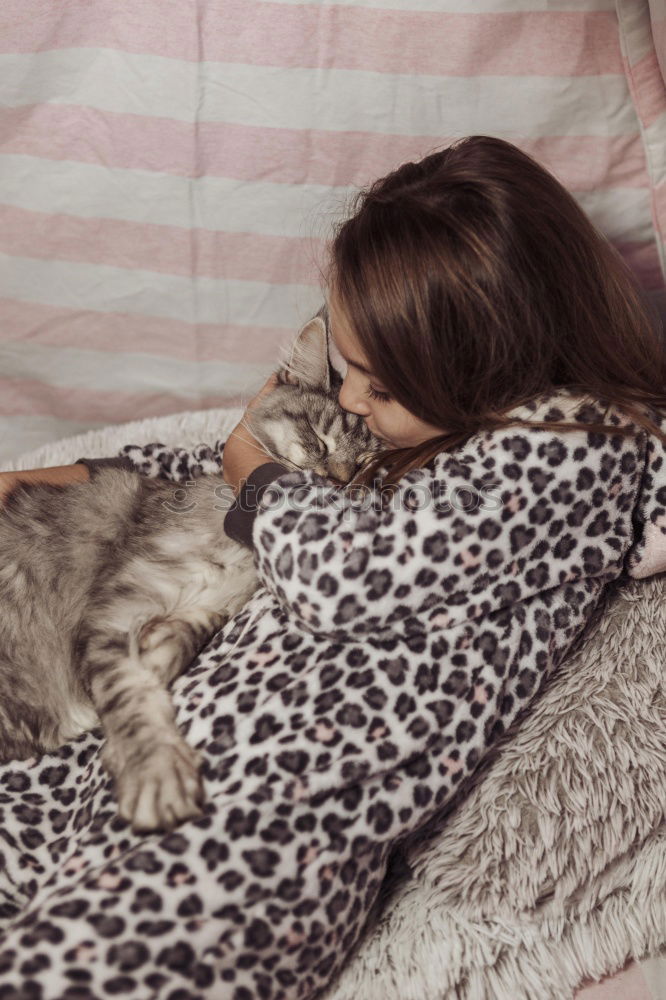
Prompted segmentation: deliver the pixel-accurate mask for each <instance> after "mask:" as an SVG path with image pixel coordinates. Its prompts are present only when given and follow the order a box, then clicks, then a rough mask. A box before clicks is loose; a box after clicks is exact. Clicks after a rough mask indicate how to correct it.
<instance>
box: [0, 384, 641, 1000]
mask: <svg viewBox="0 0 666 1000" xmlns="http://www.w3.org/2000/svg"><path fill="white" fill-rule="evenodd" d="M556 404H558V405H556ZM574 404H575V405H574ZM572 405H573V409H572ZM567 407H568V409H567ZM516 412H518V411H516ZM572 412H573V413H574V414H575V416H574V417H573V419H581V420H583V421H588V422H589V421H592V420H600V419H603V417H604V412H605V410H604V408H603V407H602V406H601V404H599V406H596V407H595V405H594V404H592V403H590V402H589V401H588V402H585V403H580V401H578V402H576V401H575V400H572V399H570V398H569V397H568V395H566V394H565V395H564V396H561V397H560V396H558V399H557V400H552V399H551V400H549V401H547V402H545V403H543V404H542V405H541V407H540V408H535V407H527V408H522V410H521V411H520V414H519V415H526V414H527V415H529V416H532V418H533V419H561V418H563V417H565V418H566V419H570V418H571V414H572ZM608 419H609V418H608V416H606V421H608ZM124 453H125V454H127V455H129V457H130V458H131V459H132V461H133V462H134V464H135V465H136V467H137V468H138V469H139V470H140V471H141V472H142V473H144V474H146V475H163V476H167V477H168V478H171V479H173V480H174V481H179V482H184V481H186V480H187V479H188V478H190V477H192V476H195V475H198V474H201V473H202V472H211V471H217V470H218V469H219V463H220V449H219V448H217V449H206V448H205V447H203V446H202V447H200V448H198V449H195V450H194V451H193V452H184V451H183V450H182V449H175V450H168V449H165V448H163V447H162V446H160V445H147V446H145V447H134V446H128V447H127V448H125V449H124ZM644 466H645V438H644V437H640V436H639V437H638V438H636V439H632V438H622V437H620V436H619V435H615V436H604V435H601V434H594V433H588V432H586V431H576V432H562V433H555V432H553V431H545V430H540V429H534V428H529V429H527V428H513V429H509V430H508V431H502V432H492V433H487V434H479V435H477V436H475V437H474V438H472V439H471V440H470V441H469V443H468V444H467V445H466V446H465V447H464V448H462V449H460V450H459V451H457V452H456V453H455V455H447V454H441V455H439V456H438V457H437V458H436V459H435V460H434V462H433V463H432V468H425V469H420V470H415V471H413V472H411V473H409V474H408V475H407V476H406V477H405V479H404V480H403V481H402V483H401V485H402V486H404V489H402V490H401V493H400V502H399V503H398V504H393V505H392V507H389V509H384V510H381V509H379V508H376V509H373V508H372V507H370V506H368V504H367V502H365V501H362V502H361V503H358V502H354V501H353V500H351V499H348V500H346V501H344V502H341V501H340V498H339V496H337V492H336V491H335V490H332V489H331V488H330V487H328V486H326V484H325V481H324V480H323V479H321V478H320V477H318V476H317V475H316V474H314V473H311V472H303V473H289V474H287V475H284V476H281V477H279V478H278V479H277V480H276V481H275V482H274V483H273V484H272V485H271V486H270V487H269V488H268V490H267V491H266V493H265V494H264V496H263V498H262V501H261V504H260V508H259V512H258V513H257V516H256V519H255V523H254V529H253V539H254V547H255V560H256V565H257V568H258V572H259V577H260V582H261V586H260V589H259V590H258V591H257V592H256V594H255V596H254V597H253V598H252V599H251V600H250V602H249V603H248V604H247V605H246V606H245V608H244V609H243V610H242V611H241V612H240V613H239V614H237V615H236V616H235V617H234V618H233V619H231V621H229V622H228V624H227V625H226V626H225V628H224V629H223V630H222V631H220V632H219V633H218V634H217V635H216V636H215V637H214V639H213V640H212V641H211V642H210V644H209V645H208V647H207V648H206V649H205V650H204V651H203V652H202V653H201V654H200V655H199V657H198V658H197V660H196V661H195V662H194V663H193V665H192V666H191V668H190V669H189V670H188V671H187V673H186V674H184V675H182V676H181V677H179V678H178V679H177V680H176V681H175V682H174V684H173V685H172V691H173V696H174V702H175V705H176V709H177V718H178V723H179V725H180V726H181V729H182V731H183V732H184V733H185V734H186V736H187V739H188V741H189V742H190V743H191V744H192V745H193V746H195V747H197V748H199V749H200V750H201V751H202V752H203V755H204V765H203V777H204V781H205V786H206V793H207V803H206V811H205V815H204V816H203V817H201V818H200V819H196V820H191V821H188V822H186V823H184V824H183V825H182V826H180V827H178V828H177V829H176V830H174V831H172V832H170V833H166V834H165V833H154V834H150V835H136V834H132V832H131V830H130V828H129V825H128V823H127V822H125V821H124V820H121V819H120V818H119V817H118V816H117V814H116V808H115V800H114V795H113V788H112V783H111V780H110V779H109V778H108V777H107V775H106V773H105V772H104V771H103V769H102V767H101V762H100V749H101V746H102V734H101V730H95V731H93V732H92V733H86V734H84V735H83V736H81V737H79V738H78V739H76V740H74V741H72V742H70V743H69V744H67V745H65V746H63V747H61V748H60V749H59V750H58V751H56V752H53V753H48V754H45V755H44V756H43V757H42V758H40V759H39V760H35V759H31V760H28V761H17V762H13V763H10V764H6V765H3V766H2V767H0V810H1V821H0V866H1V870H0V888H1V890H2V892H1V893H0V915H1V916H2V925H3V929H2V937H1V940H0V1000H28V998H30V1000H33V998H34V1000H96V998H99V1000H106V998H110V997H115V996H118V995H124V996H128V997H131V998H134V1000H194V998H201V1000H296V998H300V1000H303V998H313V997H316V996H317V995H318V994H319V993H321V992H322V991H323V990H324V988H325V987H326V985H327V984H328V983H329V982H330V981H331V980H332V978H333V977H334V976H335V975H336V973H337V972H338V971H339V970H340V968H341V967H342V966H343V965H344V964H345V962H346V961H348V959H349V955H350V953H351V952H352V950H353V948H354V947H355V945H356V944H357V942H358V941H359V940H360V936H361V933H362V929H363V926H364V922H365V921H366V920H367V919H368V917H369V915H370V914H371V913H372V911H373V907H374V906H375V904H376V902H377V899H378V893H379V891H380V886H381V883H382V879H383V877H384V874H385V872H386V868H387V863H388V860H389V856H390V852H391V850H392V848H393V847H394V846H395V845H396V844H398V843H400V842H401V841H402V840H404V838H406V837H408V836H409V835H410V834H411V833H413V831H415V830H417V829H418V828H419V827H421V826H422V825H423V824H424V823H425V822H426V821H427V820H428V819H430V818H431V817H432V816H433V815H434V814H435V813H436V812H437V811H439V810H441V809H442V808H443V807H444V806H445V805H446V803H447V802H449V801H450V800H451V798H452V797H453V795H454V794H455V792H456V790H457V789H458V788H459V786H460V783H461V782H462V781H463V780H464V779H465V778H466V777H468V776H469V775H470V774H472V772H473V771H474V770H475V768H476V767H477V765H478V763H479V761H480V760H481V759H482V757H483V755H484V754H485V753H486V752H487V750H488V749H489V747H490V746H491V745H492V744H493V743H494V742H495V741H496V740H497V739H498V738H499V737H500V736H501V735H502V734H503V733H504V732H505V731H506V729H507V728H508V727H509V725H510V724H511V723H512V721H513V720H514V719H515V718H516V716H517V715H518V713H519V712H522V711H523V710H525V709H526V708H527V707H528V706H529V704H530V702H531V701H532V699H533V698H534V697H535V695H536V694H537V692H538V691H539V690H540V689H541V687H542V685H543V683H544V681H545V680H546V678H547V677H548V676H549V675H550V674H551V673H552V671H553V670H554V668H555V667H556V666H557V664H558V663H559V662H561V660H562V657H563V656H564V655H565V653H566V652H567V650H568V649H569V647H570V646H571V645H572V643H573V642H574V640H575V639H576V637H577V636H578V635H579V634H580V633H581V632H582V630H583V628H584V627H585V624H586V622H588V621H589V619H590V617H591V615H592V612H593V611H594V609H595V607H596V606H597V604H598V603H599V600H600V597H601V595H602V593H603V591H604V589H605V587H606V585H607V584H609V583H610V582H611V581H612V580H615V579H616V578H618V577H619V576H620V574H621V573H622V572H623V567H624V560H625V558H626V556H627V554H628V553H629V551H630V548H631V545H632V541H633V536H634V526H633V525H632V513H633V512H634V510H635V507H636V504H637V502H638V498H639V490H640V485H641V477H642V474H643V470H644ZM456 490H457V494H456ZM475 497H476V501H475V500H474V498H475ZM479 498H481V501H480V502H479ZM366 500H367V498H366Z"/></svg>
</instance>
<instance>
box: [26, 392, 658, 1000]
mask: <svg viewBox="0 0 666 1000" xmlns="http://www.w3.org/2000/svg"><path fill="white" fill-rule="evenodd" d="M240 412H241V411H239V410H208V411H200V412H198V413H184V414H176V415H174V416H170V417H163V418H156V419H152V420H146V421H141V422H139V423H135V424H126V425H122V426H116V427H110V428H105V429H103V430H98V431H92V432H90V433H89V434H86V435H81V436H79V437H77V438H70V439H68V440H67V441H60V442H57V443H55V444H53V445H47V446H45V447H44V448H41V449H39V450H38V451H35V452H31V453H30V454H28V455H25V456H23V457H22V458H21V459H19V460H17V461H16V462H15V463H14V467H15V468H24V469H25V468H35V467H39V466H42V465H59V464H67V463H68V462H72V461H73V460H74V459H76V458H78V457H81V456H86V457H101V456H104V455H113V454H115V453H116V451H117V449H118V448H119V447H121V446H122V445H123V444H129V443H137V444H145V443H147V442H149V441H157V440H160V441H162V442H163V443H164V444H166V445H171V446H173V445H182V446H185V447H189V446H191V445H193V444H197V443H199V442H201V441H206V442H208V443H212V442H214V441H215V440H216V439H218V438H224V437H225V436H226V434H227V433H228V431H229V430H230V429H231V427H232V426H233V425H234V423H235V422H236V421H237V419H238V417H239V416H240ZM665 597H666V574H661V575H659V576H654V577H650V578H648V579H646V580H628V581H625V582H622V583H621V585H619V586H617V587H615V588H613V590H612V591H609V594H608V598H607V601H606V603H605V605H604V606H602V607H601V608H600V609H599V613H598V615H597V616H596V618H595V620H594V621H593V622H591V623H590V625H589V627H588V628H587V630H586V633H585V635H584V636H582V637H581V639H580V640H579V642H578V643H577V646H576V648H575V649H574V650H572V651H571V653H570V655H569V657H568V658H567V660H566V662H565V663H564V664H563V666H562V667H561V669H560V671H559V673H558V674H557V675H556V676H555V677H553V678H552V680H551V682H550V684H549V685H548V686H547V688H546V689H545V691H544V692H543V693H542V694H541V696H540V697H539V698H538V699H537V701H536V702H534V703H533V704H532V706H531V707H530V710H529V711H528V712H527V713H526V714H525V715H524V717H523V718H522V720H521V719H520V718H519V719H517V720H516V723H515V724H514V726H513V727H512V728H511V729H510V730H509V731H508V732H507V733H506V734H505V736H504V738H503V739H502V740H501V741H500V742H499V743H498V744H497V745H496V747H495V748H494V750H493V751H492V752H491V754H490V755H489V756H488V757H487V758H486V759H485V760H484V761H483V763H482V765H481V767H480V768H479V770H478V771H477V772H476V774H475V775H474V776H473V778H472V779H471V781H470V782H468V784H467V785H466V786H463V787H462V788H461V789H460V790H459V793H458V796H457V797H456V799H455V800H454V801H453V802H451V803H450V804H449V805H448V806H447V808H446V813H445V815H442V816H440V817H438V818H437V820H436V821H435V822H431V823H430V825H429V827H428V828H427V829H423V830H421V831H420V832H419V838H418V841H417V840H414V841H412V842H411V843H408V844H404V845H399V849H397V850H396V854H395V859H394V864H393V866H392V873H393V874H392V879H389V882H388V883H387V886H386V893H385V894H384V896H383V899H382V904H383V912H381V911H380V909H379V908H378V909H377V910H376V911H375V912H374V913H373V914H372V917H371V919H370V921H369V923H368V927H367V933H366V935H365V937H364V939H363V940H362V942H361V944H360V946H359V947H358V949H357V950H356V953H355V954H354V955H353V956H352V957H351V959H350V961H349V963H348V964H347V966H346V968H345V970H344V971H343V973H342V974H341V975H340V977H339V978H338V980H337V981H336V982H335V983H333V984H332V985H331V986H330V987H329V988H328V990H327V991H326V993H325V994H322V996H321V998H320V1000H537V998H538V1000H571V997H573V994H574V991H575V989H576V988H577V987H578V985H579V984H580V983H581V982H583V981H585V980H588V979H589V980H595V979H600V978H601V977H602V976H604V975H607V974H610V973H613V972H615V971H617V970H618V969H621V968H622V967H623V966H624V964H625V962H626V961H627V959H628V958H631V957H633V958H634V959H636V960H640V959H642V958H645V957H646V956H649V955H657V954H659V953H660V952H666V825H665V824H664V807H665V804H666V695H665V691H664V679H665V677H666V601H665V600H664V598H665ZM408 865H409V866H410V867H411V877H409V874H410V873H409V867H408ZM391 883H392V884H391Z"/></svg>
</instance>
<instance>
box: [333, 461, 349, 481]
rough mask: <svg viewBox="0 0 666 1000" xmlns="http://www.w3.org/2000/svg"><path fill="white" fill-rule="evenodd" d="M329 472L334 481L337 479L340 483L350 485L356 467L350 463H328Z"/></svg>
mask: <svg viewBox="0 0 666 1000" xmlns="http://www.w3.org/2000/svg"><path fill="white" fill-rule="evenodd" d="M327 472H328V475H329V476H331V478H332V479H337V480H338V482H339V483H348V482H349V480H350V479H351V477H352V474H353V472H354V467H353V466H352V465H350V464H349V463H348V462H336V461H335V460H334V461H332V462H329V463H328V470H327Z"/></svg>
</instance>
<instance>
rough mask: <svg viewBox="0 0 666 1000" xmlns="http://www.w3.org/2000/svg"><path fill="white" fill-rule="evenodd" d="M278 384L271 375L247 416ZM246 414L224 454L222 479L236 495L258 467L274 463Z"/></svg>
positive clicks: (227, 443) (228, 441)
mask: <svg viewBox="0 0 666 1000" xmlns="http://www.w3.org/2000/svg"><path fill="white" fill-rule="evenodd" d="M277 384H278V382H277V376H276V375H275V374H273V375H271V376H270V378H269V379H268V380H267V381H266V382H265V383H264V385H263V386H262V388H261V389H260V390H259V392H258V393H257V394H256V396H253V397H252V399H251V400H250V402H249V403H248V405H247V407H246V410H245V414H246V413H248V411H249V410H251V409H252V408H253V407H254V406H255V405H256V404H257V402H258V401H259V400H260V399H262V398H263V397H264V396H267V395H268V393H269V392H271V391H272V390H273V389H274V388H275V386H276V385H277ZM245 414H243V417H242V419H241V421H240V423H238V424H236V426H235V427H234V429H233V430H232V432H231V434H230V435H229V437H228V438H227V440H226V442H225V445H224V452H223V453H222V478H223V479H224V481H225V483H228V484H229V486H231V488H232V490H233V491H234V493H236V494H238V491H239V490H240V488H241V485H242V483H243V482H244V481H245V480H246V479H247V477H248V476H249V475H250V473H251V472H253V471H254V469H256V468H257V466H258V465H263V464H264V462H271V461H273V458H272V457H271V455H269V454H268V453H267V452H265V451H264V449H263V448H262V447H261V444H260V443H259V441H257V439H256V438H255V437H254V436H253V435H252V434H251V433H250V431H249V430H248V429H247V427H246V426H245Z"/></svg>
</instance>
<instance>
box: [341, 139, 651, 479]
mask: <svg viewBox="0 0 666 1000" xmlns="http://www.w3.org/2000/svg"><path fill="white" fill-rule="evenodd" d="M352 207H353V214H352V215H351V217H350V218H349V219H347V221H345V222H343V223H341V224H340V225H339V226H338V228H337V231H336V233H335V237H334V239H333V241H332V243H331V247H330V256H329V261H328V268H327V273H326V276H325V277H326V281H327V284H328V286H329V289H332V290H335V294H336V298H337V302H338V304H339V307H340V309H341V310H342V311H343V313H344V315H345V318H346V319H347V320H348V322H349V325H350V327H351V329H352V330H353V332H354V334H355V335H356V337H357V339H358V342H359V344H360V346H361V348H362V350H363V352H364V354H365V355H366V358H367V359H368V361H369V362H370V365H371V368H372V371H373V374H374V375H375V376H376V377H377V379H378V380H380V381H381V382H382V384H383V386H384V387H385V388H386V390H387V391H388V392H389V394H390V395H391V396H392V397H393V398H394V399H396V400H397V401H398V402H399V403H401V404H402V405H403V406H404V407H405V408H406V409H407V410H409V411H410V413H413V414H414V415H415V416H416V417H419V418H420V419H422V420H425V421H426V422H427V423H429V424H433V425H434V426H435V427H442V428H446V433H442V434H441V435H439V436H437V437H434V438H431V439H429V440H428V441H426V442H424V443H423V444H421V445H418V446H417V447H413V448H399V449H391V450H388V451H383V452H382V453H381V454H380V455H379V457H377V458H375V459H374V460H373V461H372V462H370V464H369V465H367V466H366V467H365V468H364V469H363V471H362V473H361V474H360V475H359V476H358V477H357V478H356V479H355V480H354V484H370V483H371V482H373V481H374V482H376V481H377V473H378V471H379V469H380V468H381V466H385V467H386V469H387V472H386V475H385V477H384V479H383V483H384V484H387V485H395V483H396V481H397V480H398V479H399V478H400V477H401V476H402V475H404V474H405V473H406V472H407V471H409V470H410V469H414V468H419V467H421V466H423V465H425V464H426V463H427V462H428V461H429V460H430V459H432V458H433V457H434V456H435V455H436V454H438V453H439V452H441V451H452V450H453V449H455V448H458V447H459V446H461V445H462V444H464V443H465V442H466V441H467V440H468V439H469V438H470V437H471V436H472V435H474V434H476V433H478V432H479V431H481V430H492V429H495V428H501V427H509V426H514V425H515V426H532V427H544V428H549V429H550V428H552V429H554V430H555V429H556V430H558V431H561V430H579V429H580V428H581V427H584V429H586V430H588V431H598V432H603V431H609V432H610V431H612V433H613V434H626V435H632V436H635V435H636V433H637V427H636V426H635V425H636V424H638V425H640V426H642V427H644V428H645V429H646V430H648V431H650V432H652V433H656V434H657V435H658V436H659V437H661V438H662V440H666V436H665V435H662V433H661V431H660V429H659V427H658V426H657V425H656V423H655V421H654V419H652V417H651V416H650V414H649V408H650V407H653V408H655V409H657V410H659V409H662V408H663V409H666V342H665V340H664V338H663V336H662V335H661V333H660V331H658V330H657V328H656V322H655V321H654V320H652V319H651V317H650V313H649V312H648V308H647V306H646V304H645V300H644V298H643V295H642V293H641V291H640V289H639V286H638V283H637V281H636V279H635V278H634V276H633V274H632V272H631V271H630V270H629V268H628V267H627V265H626V264H625V263H624V261H623V260H622V258H621V257H620V255H619V254H618V252H617V251H616V250H615V249H614V247H613V246H612V245H611V244H610V243H609V241H608V240H607V239H606V237H605V236H603V235H602V234H601V233H600V232H599V231H598V230H597V229H595V227H594V226H593V225H592V223H591V222H590V220H589V219H588V218H587V216H586V215H585V213H584V212H583V211H582V209H581V208H580V207H579V206H578V204H577V203H576V201H575V199H574V198H573V197H572V195H570V194H569V193H568V192H567V190H566V189H565V188H564V187H563V186H562V185H561V184H560V183H559V181H558V180H556V178H555V177H553V175H552V174H550V173H549V172H548V171H547V170H546V169H545V168H544V167H542V166H540V164H538V163H537V162H536V160H534V159H532V157H530V156H528V155H527V154H526V153H524V152H522V150H520V149H518V148H517V147H516V146H514V145H513V144H512V143H509V142H506V141H504V140H502V139H497V138H494V137H492V136H485V135H474V136H468V137H467V138H464V139H460V140H458V141H456V142H454V143H453V144H452V145H451V146H449V147H448V148H446V149H443V150H441V151H438V152H435V153H432V154H430V155H429V156H426V157H425V158H424V159H422V160H420V161H419V162H417V163H404V164H403V165H402V166H401V167H399V168H398V169H397V170H394V171H393V172H392V173H390V174H388V175H387V176H386V177H384V178H381V179H380V180H378V181H375V183H374V184H372V185H371V186H370V187H369V188H367V189H365V190H362V191H360V192H359V193H358V194H357V196H356V198H355V200H354V203H353V206H352ZM562 388H567V389H570V390H572V391H574V392H581V393H586V394H587V393H589V394H590V395H592V396H593V397H595V398H598V399H603V400H606V401H607V402H608V403H609V404H616V405H617V406H619V407H620V408H621V409H622V410H623V411H624V413H625V414H626V415H627V416H628V417H629V418H630V420H633V421H634V423H629V424H628V425H626V424H622V425H612V426H610V425H606V424H588V423H586V424H578V423H573V422H558V423H551V422H545V421H523V420H519V419H517V418H511V417H507V416H506V411H507V410H509V409H513V408H514V407H516V406H520V405H523V404H524V403H526V402H529V401H532V400H534V399H536V398H537V397H540V396H542V395H544V394H550V393H551V392H553V391H555V390H557V389H562ZM653 416H655V414H653Z"/></svg>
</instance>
